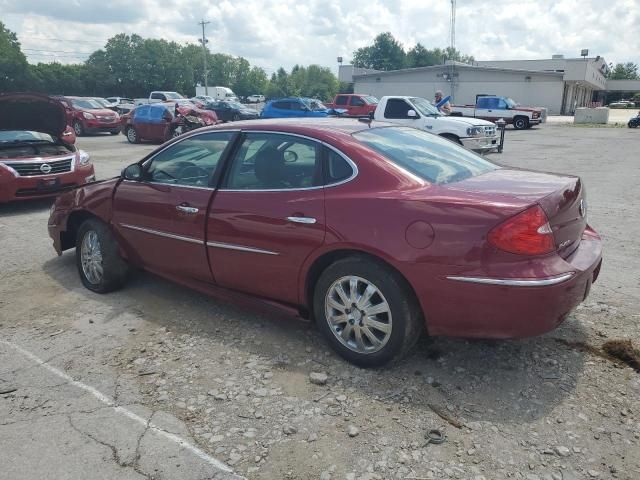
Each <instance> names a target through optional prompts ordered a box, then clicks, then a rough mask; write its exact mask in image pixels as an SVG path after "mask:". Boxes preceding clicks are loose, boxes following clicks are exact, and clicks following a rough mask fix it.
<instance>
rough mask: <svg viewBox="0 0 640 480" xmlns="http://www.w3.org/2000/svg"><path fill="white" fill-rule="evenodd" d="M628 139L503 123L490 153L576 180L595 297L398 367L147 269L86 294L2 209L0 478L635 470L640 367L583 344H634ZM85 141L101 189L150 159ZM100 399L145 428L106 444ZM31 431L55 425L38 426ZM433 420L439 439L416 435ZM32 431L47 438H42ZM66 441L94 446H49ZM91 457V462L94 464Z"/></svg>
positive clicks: (105, 142) (29, 215)
mask: <svg viewBox="0 0 640 480" xmlns="http://www.w3.org/2000/svg"><path fill="white" fill-rule="evenodd" d="M638 135H639V134H638V132H636V131H632V130H629V129H613V128H589V129H585V128H574V127H569V126H561V125H545V126H543V127H540V128H535V129H532V130H529V131H525V132H520V131H512V130H509V131H508V132H507V143H506V148H505V152H504V153H503V154H502V155H492V156H491V158H492V159H493V160H495V161H497V162H499V163H502V164H505V165H513V166H519V167H526V168H531V169H540V170H549V171H557V172H564V173H572V174H579V175H581V176H582V177H583V179H584V181H585V183H586V186H587V192H588V199H589V218H590V223H591V224H592V225H593V226H594V227H595V228H596V229H597V230H598V231H599V232H600V233H601V234H602V236H603V238H604V241H605V260H604V265H603V268H602V272H601V274H600V278H599V280H598V282H597V283H596V284H594V286H593V289H592V292H591V296H590V297H589V299H588V300H587V301H586V303H584V304H583V305H581V306H580V307H579V308H578V309H577V310H576V311H575V312H574V314H572V315H571V317H570V318H569V320H567V321H566V322H565V323H564V324H563V325H562V326H561V327H560V328H558V329H557V330H556V331H554V332H551V333H549V334H547V335H545V336H542V337H538V338H533V339H524V340H512V341H478V340H474V341H469V340H465V339H450V338H432V339H427V338H425V339H422V340H421V341H420V342H419V344H418V347H417V348H416V350H415V352H414V353H413V354H412V355H411V356H410V357H409V358H407V359H406V360H405V361H404V362H402V363H400V364H399V365H396V366H393V367H388V368H385V369H380V370H362V369H359V368H356V367H354V366H351V365H349V364H347V363H345V362H344V361H342V360H340V359H339V358H338V357H337V356H336V355H334V354H333V353H332V352H330V351H329V350H328V348H327V347H326V345H325V343H324V342H323V340H322V338H321V336H320V334H319V333H318V332H317V331H316V329H315V328H314V327H313V325H312V324H309V323H306V322H301V321H298V320H295V319H290V318H283V317H281V316H275V315H273V314H266V313H264V312H259V311H249V310H244V309H242V308H240V307H236V306H233V305H229V304H225V303H223V302H220V301H216V300H213V299H211V298H208V297H206V296H203V295H200V294H198V293H195V292H193V291H190V290H187V289H185V288H182V287H179V286H176V285H174V284H171V283H169V282H167V281H164V280H162V279H159V278H157V277H155V276H152V275H150V274H145V273H140V274H137V275H136V276H135V277H134V278H133V279H132V281H131V282H130V284H129V285H128V286H127V288H125V289H124V290H122V291H120V292H117V293H114V294H110V295H105V296H100V295H96V294H93V293H91V292H89V291H88V290H86V289H84V288H83V287H82V285H81V283H80V280H79V278H78V275H77V272H76V270H75V265H74V253H73V252H66V253H65V254H64V255H63V256H62V257H59V258H58V257H56V255H55V252H54V251H53V249H52V248H51V246H50V240H49V238H48V236H47V234H46V219H47V217H48V207H49V205H50V202H46V201H45V202H30V203H23V204H13V205H3V206H0V248H1V249H2V251H3V252H4V254H3V255H2V256H1V257H0V340H2V341H0V465H14V462H19V461H22V467H21V468H14V470H9V472H12V475H11V477H6V478H12V479H27V478H35V477H36V474H35V473H34V472H36V470H35V467H33V465H34V464H36V463H37V461H36V460H37V457H40V456H42V455H43V453H42V452H47V458H48V459H49V460H48V461H49V462H51V463H50V464H49V465H54V466H55V465H57V464H60V470H59V471H61V472H73V471H75V470H78V471H79V472H81V473H82V472H86V471H95V472H97V471H101V470H99V469H100V468H106V467H105V465H110V467H109V468H111V467H114V468H117V469H121V470H120V471H121V474H120V478H129V477H126V476H125V474H124V472H128V473H127V475H128V474H130V475H131V478H154V479H155V478H157V479H160V478H183V479H185V478H232V477H231V476H229V477H226V476H219V475H222V474H221V473H220V471H219V470H218V469H216V468H214V467H213V466H211V462H209V466H210V468H208V469H207V468H203V467H202V465H195V463H194V462H195V460H193V459H189V458H183V457H184V456H185V455H187V453H189V452H196V453H197V452H201V453H203V455H204V456H198V458H199V459H202V458H205V459H206V458H214V459H218V460H220V461H221V462H224V463H225V464H226V465H228V466H229V467H230V468H231V469H232V470H233V471H234V472H235V473H236V474H237V475H239V476H244V477H246V478H248V479H264V480H266V479H300V480H303V479H322V480H327V479H354V480H355V479H363V480H364V479H369V480H371V479H396V478H397V479H414V480H419V479H432V478H434V479H439V478H447V479H448V478H453V479H474V480H482V479H484V480H491V479H502V478H515V479H526V480H537V479H544V480H547V479H554V480H558V479H562V480H570V479H592V478H600V479H608V478H616V479H628V480H632V479H633V480H635V479H638V478H640V401H639V398H640V375H638V373H637V372H635V371H634V370H632V369H631V368H629V367H626V366H624V365H620V364H617V363H615V362H613V361H611V360H610V359H607V358H603V356H600V355H598V353H599V350H597V349H599V347H600V346H601V345H602V343H603V342H605V341H606V340H608V339H617V338H630V339H632V340H633V341H634V342H636V346H637V345H638V343H639V341H640V327H639V324H638V320H639V319H640V315H639V312H640V308H639V307H640V288H639V287H640V280H639V276H638V273H637V272H638V271H640V256H638V252H639V251H640V244H639V243H640V242H639V240H638V239H639V238H640V214H639V213H638V212H639V211H640V199H639V197H638V195H637V193H638V184H640V178H639V177H640V174H639V171H640V170H639V169H638V166H637V148H638V141H639V137H638ZM79 145H80V146H81V147H82V148H84V149H86V150H87V151H89V152H90V153H91V154H92V158H93V160H94V162H95V164H96V171H97V176H98V178H105V177H108V176H113V175H116V174H117V173H118V172H119V171H120V170H121V169H122V168H123V167H125V166H126V165H127V164H128V163H131V162H132V161H134V160H136V159H138V158H140V157H141V156H142V155H144V154H145V153H147V152H149V151H150V150H151V149H152V148H153V146H150V145H129V144H127V143H126V140H125V139H124V137H122V136H118V137H109V136H96V137H89V138H81V139H80V140H79ZM514 321H517V319H514ZM7 342H8V343H7ZM16 346H19V347H20V348H22V349H25V350H26V351H28V352H32V353H33V354H35V355H36V356H37V357H38V358H40V359H43V360H46V361H47V364H46V365H47V366H51V368H54V369H56V371H58V372H61V373H63V374H65V375H68V376H69V377H70V378H72V379H73V380H74V381H75V382H76V384H71V383H70V378H67V379H65V378H63V377H60V375H57V374H56V375H57V376H56V375H54V374H53V373H51V371H50V370H46V371H45V370H44V367H42V366H39V367H38V366H37V364H35V363H33V362H34V360H33V358H30V357H28V356H25V354H24V353H20V352H19V351H17V350H16ZM45 373H46V375H44V374H45ZM54 378H55V380H54ZM74 385H75V386H74ZM81 385H85V386H88V387H91V388H95V389H97V391H99V392H101V393H102V394H104V396H106V397H108V399H109V400H110V401H112V404H111V405H109V404H104V403H105V402H104V401H103V402H102V403H103V405H101V406H99V407H96V406H88V405H84V403H85V402H84V400H83V399H85V397H87V396H89V397H91V395H89V393H91V392H89V391H88V390H86V389H85V390H82V388H84V387H81ZM76 387H79V388H76ZM14 388H15V389H16V390H15V391H12V392H9V393H4V394H3V393H2V392H3V391H7V390H12V389H14ZM74 388H75V389H76V390H74ZM87 392H88V393H87ZM93 396H94V397H95V395H93ZM80 400H83V401H80ZM114 405H118V406H121V408H125V409H128V410H127V411H133V412H139V413H138V415H139V416H140V417H142V418H144V419H145V421H146V427H147V428H146V429H140V428H138V429H137V430H135V431H133V429H132V431H131V432H128V431H126V428H127V425H126V423H131V422H121V423H123V425H122V432H123V433H122V435H121V437H122V438H111V437H113V436H114V435H115V433H114V432H112V430H115V427H114V425H116V422H115V421H114V420H113V419H109V418H108V416H109V415H110V414H111V413H112V412H113V411H116V412H117V411H118V410H117V409H114ZM120 412H122V411H121V410H120ZM59 418H64V419H65V421H64V422H58V423H56V419H59ZM66 420H68V422H67V421H66ZM43 421H49V422H52V423H50V424H47V425H48V426H46V427H45V429H44V430H43V424H42V422H43ZM152 421H153V425H158V426H157V429H156V430H157V431H156V434H157V433H158V432H160V433H162V432H165V433H166V432H172V433H173V434H175V435H178V436H179V438H180V439H183V440H184V442H186V443H188V445H190V446H193V448H194V449H192V450H189V449H188V448H187V449H186V450H185V448H186V447H185V445H184V444H177V447H176V445H174V447H176V448H173V449H172V448H170V447H169V446H167V445H165V444H160V443H158V442H160V441H161V440H162V439H158V440H157V442H156V443H155V444H153V442H152V440H153V441H155V440H154V439H155V438H156V437H151V436H149V435H151V434H147V431H148V430H149V425H150V423H151V422H152ZM83 422H84V423H83ZM69 425H71V427H73V428H70V427H69ZM430 429H439V430H441V431H442V432H443V433H444V434H445V441H444V442H443V443H442V444H438V445H435V444H429V445H428V444H426V440H425V433H426V432H427V431H428V430H430ZM43 431H44V432H45V437H47V438H50V442H46V443H45V444H42V445H41V444H40V443H38V442H37V441H36V439H38V438H40V437H42V435H43V433H42V432H43ZM118 431H120V430H118ZM74 435H75V436H79V437H78V438H76V437H75V436H74ZM145 435H147V436H145ZM82 436H84V438H83V439H82V440H80V439H79V438H80V437H82ZM156 436H157V435H156ZM165 437H167V435H165ZM147 438H148V439H149V440H148V442H147V443H145V441H146V440H145V439H147ZM167 438H168V437H167ZM165 440H166V438H165V439H164V440H162V441H165ZM169 440H171V439H170V438H169ZM169 440H167V441H169ZM75 441H77V442H79V443H78V444H79V445H80V444H83V445H84V443H85V442H93V444H94V447H95V449H94V450H89V451H87V452H84V453H82V450H80V449H76V448H67V449H63V448H58V449H53V450H52V449H51V445H56V446H58V447H59V446H60V445H62V444H64V445H74V443H73V442H75ZM34 442H35V443H34ZM136 442H137V443H136ZM169 443H171V442H169ZM173 443H174V444H175V443H176V442H173ZM187 450H188V451H187ZM181 456H182V457H181ZM194 458H195V457H194ZM25 459H27V461H25ZM198 461H200V460H198ZM92 462H94V463H95V465H94V467H95V468H96V470H88V469H89V468H94V467H89V466H88V465H91V464H92ZM190 462H191V463H190ZM192 464H193V465H192ZM83 465H84V466H83ZM176 465H177V466H176ZM181 465H182V467H181ZM194 465H195V466H194ZM49 468H54V467H51V466H49ZM74 469H75V470H74ZM5 473H6V471H5ZM2 475H3V473H2V470H1V469H0V478H2ZM98 477H99V476H98V475H95V476H94V478H98ZM59 478H63V477H59ZM64 478H83V477H82V475H80V474H79V475H78V476H77V477H74V476H72V475H71V474H68V475H66V476H64ZM84 478H86V477H84ZM99 478H115V477H114V476H113V475H112V474H109V473H108V472H106V471H105V473H104V476H103V477H99ZM233 478H237V477H233Z"/></svg>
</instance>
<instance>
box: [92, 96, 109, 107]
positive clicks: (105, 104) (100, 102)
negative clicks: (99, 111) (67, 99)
mask: <svg viewBox="0 0 640 480" xmlns="http://www.w3.org/2000/svg"><path fill="white" fill-rule="evenodd" d="M92 100H93V101H94V102H96V103H97V104H98V105H100V106H102V107H109V106H111V104H110V103H109V102H108V101H107V100H105V99H104V98H93V99H92Z"/></svg>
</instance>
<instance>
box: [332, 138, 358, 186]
mask: <svg viewBox="0 0 640 480" xmlns="http://www.w3.org/2000/svg"><path fill="white" fill-rule="evenodd" d="M325 151H326V154H327V167H326V169H325V172H326V173H325V185H332V184H334V183H339V182H341V181H343V180H346V179H347V178H349V177H351V176H352V175H353V173H354V172H353V168H352V167H351V165H349V162H347V161H346V160H345V159H344V158H343V157H342V156H341V155H340V154H338V153H336V152H335V151H333V150H331V149H330V148H326V147H325Z"/></svg>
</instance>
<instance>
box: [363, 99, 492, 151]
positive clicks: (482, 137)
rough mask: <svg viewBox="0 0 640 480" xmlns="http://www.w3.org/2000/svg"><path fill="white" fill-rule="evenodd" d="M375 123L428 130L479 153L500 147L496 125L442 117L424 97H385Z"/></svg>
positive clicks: (377, 112) (483, 121) (377, 110)
mask: <svg viewBox="0 0 640 480" xmlns="http://www.w3.org/2000/svg"><path fill="white" fill-rule="evenodd" d="M373 119H374V120H379V121H381V122H382V121H384V122H390V123H397V124H400V125H407V126H410V127H414V128H419V129H421V130H426V131H428V132H431V133H434V134H436V135H440V136H441V137H445V138H448V139H449V140H451V141H453V142H456V143H459V144H461V145H464V146H465V147H467V148H468V149H470V150H474V151H476V152H483V153H484V152H488V151H491V150H494V149H496V148H498V144H499V143H500V140H499V136H498V131H497V128H496V126H495V125H494V124H493V123H491V122H487V121H486V120H480V119H476V118H463V117H449V116H445V115H442V114H441V113H440V112H439V111H438V109H437V108H436V107H434V106H433V105H432V104H431V102H429V100H426V99H424V98H420V97H408V96H387V97H382V99H380V103H378V106H377V107H376V111H375V112H374V113H373Z"/></svg>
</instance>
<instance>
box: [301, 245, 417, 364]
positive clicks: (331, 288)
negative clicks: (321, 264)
mask: <svg viewBox="0 0 640 480" xmlns="http://www.w3.org/2000/svg"><path fill="white" fill-rule="evenodd" d="M313 303H314V305H313V306H314V314H315V318H316V319H317V322H318V326H319V328H320V330H321V331H322V333H323V334H324V336H325V337H326V339H327V341H328V342H329V344H330V345H331V347H332V348H333V349H334V350H336V352H337V353H338V354H340V355H341V356H342V357H344V358H345V359H346V360H348V361H349V362H351V363H354V364H356V365H358V366H361V367H377V366H381V365H384V364H385V363H388V362H390V361H392V360H395V359H399V358H401V357H403V356H404V355H405V354H406V353H407V352H408V351H409V350H410V349H411V347H413V346H414V345H415V343H416V341H417V339H418V337H419V336H420V332H421V330H422V326H423V322H422V314H421V312H420V308H419V307H418V305H417V303H416V301H415V300H414V298H413V295H412V292H411V291H410V287H409V286H408V285H407V283H406V281H405V280H404V279H403V278H402V277H401V276H400V275H399V274H398V273H396V272H395V271H393V270H391V269H389V268H387V267H386V266H384V265H382V264H380V263H378V262H376V261H375V260H370V259H368V258H363V257H349V258H346V259H344V260H339V261H337V262H336V263H334V264H332V265H330V266H329V267H328V268H327V269H326V270H325V271H324V272H323V273H322V275H321V276H320V278H319V279H318V283H317V285H316V288H315V292H314V302H313Z"/></svg>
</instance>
